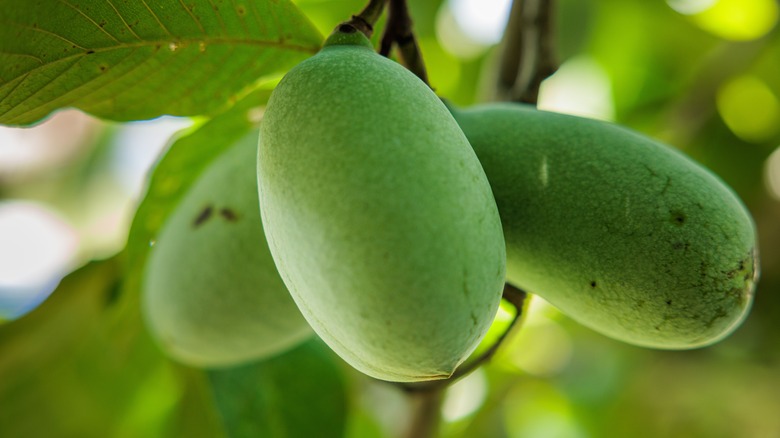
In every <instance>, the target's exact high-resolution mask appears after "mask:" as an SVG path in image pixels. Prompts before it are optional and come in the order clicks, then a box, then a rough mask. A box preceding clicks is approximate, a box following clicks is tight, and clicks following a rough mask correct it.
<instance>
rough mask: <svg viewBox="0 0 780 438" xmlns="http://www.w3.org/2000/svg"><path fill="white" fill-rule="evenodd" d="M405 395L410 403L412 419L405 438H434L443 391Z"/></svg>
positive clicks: (436, 432) (439, 417) (438, 422)
mask: <svg viewBox="0 0 780 438" xmlns="http://www.w3.org/2000/svg"><path fill="white" fill-rule="evenodd" d="M407 395H408V396H409V398H410V401H411V403H410V405H411V412H412V419H411V421H410V422H409V428H408V429H407V431H406V434H405V438H430V437H435V436H436V435H437V434H438V431H439V424H440V419H441V405H442V402H443V401H444V391H443V390H440V391H425V392H413V393H407Z"/></svg>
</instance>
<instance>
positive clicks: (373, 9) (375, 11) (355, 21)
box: [339, 0, 387, 38]
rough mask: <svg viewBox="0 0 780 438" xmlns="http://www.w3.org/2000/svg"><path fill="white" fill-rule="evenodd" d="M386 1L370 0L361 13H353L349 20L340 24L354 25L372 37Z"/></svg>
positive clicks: (368, 36)
mask: <svg viewBox="0 0 780 438" xmlns="http://www.w3.org/2000/svg"><path fill="white" fill-rule="evenodd" d="M385 3H387V0H369V2H368V4H367V5H366V7H364V8H363V10H362V11H360V13H359V14H357V15H353V16H352V18H350V19H349V21H346V22H344V23H341V24H340V25H339V26H343V25H345V24H346V25H350V26H354V27H355V28H356V29H357V30H359V31H361V32H363V34H364V35H365V36H366V37H367V38H371V35H373V33H374V25H375V24H376V22H377V20H379V17H380V16H381V15H382V11H384V9H385Z"/></svg>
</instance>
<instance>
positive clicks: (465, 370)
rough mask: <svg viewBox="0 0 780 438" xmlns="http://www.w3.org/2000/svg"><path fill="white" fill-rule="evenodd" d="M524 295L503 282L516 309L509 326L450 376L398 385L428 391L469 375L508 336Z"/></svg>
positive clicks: (417, 390)
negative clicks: (486, 347)
mask: <svg viewBox="0 0 780 438" xmlns="http://www.w3.org/2000/svg"><path fill="white" fill-rule="evenodd" d="M526 297H527V294H526V293H525V292H524V291H522V290H520V289H518V288H516V287H514V286H512V285H511V284H509V283H506V284H504V294H503V298H504V299H505V300H507V301H508V302H509V303H510V304H512V306H514V308H515V309H516V313H515V317H514V318H513V319H512V322H511V323H509V326H508V327H507V328H506V330H505V331H504V333H502V334H501V336H499V338H498V339H497V340H496V342H495V343H493V345H491V346H490V347H489V348H488V349H487V350H485V351H484V352H483V353H482V354H480V355H479V356H478V357H477V358H475V359H472V360H471V361H470V362H468V363H465V364H463V365H462V366H461V367H460V368H458V369H457V370H456V371H455V373H454V374H453V375H452V376H451V377H450V378H448V379H444V380H431V381H429V382H418V383H403V384H398V385H399V386H401V387H402V388H403V389H404V391H406V392H411V393H413V392H428V391H433V390H437V389H441V388H444V387H447V386H449V385H452V384H453V383H454V382H456V381H458V380H460V379H461V378H463V377H465V376H467V375H469V374H470V373H471V372H472V371H474V370H475V369H477V368H479V367H480V366H481V365H483V364H485V363H486V362H488V361H489V360H490V359H492V358H493V356H494V355H495V354H496V351H498V348H499V347H500V346H501V344H502V343H503V342H504V340H505V339H506V338H507V336H509V334H510V333H511V332H512V331H513V329H514V328H515V326H516V325H517V323H518V321H520V319H521V318H522V315H523V305H524V303H525V299H526Z"/></svg>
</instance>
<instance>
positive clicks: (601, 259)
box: [451, 104, 758, 349]
mask: <svg viewBox="0 0 780 438" xmlns="http://www.w3.org/2000/svg"><path fill="white" fill-rule="evenodd" d="M451 110H452V111H453V114H454V116H455V118H456V120H457V121H458V123H459V124H460V126H461V128H462V129H463V131H464V132H465V134H466V136H467V137H468V138H469V141H470V142H471V145H472V146H473V147H474V150H475V151H476V153H477V155H478V156H479V158H480V161H481V163H482V165H483V167H484V169H485V172H486V174H487V176H488V179H489V180H490V183H491V186H492V187H493V193H494V195H495V197H496V202H497V204H498V209H499V212H500V214H501V219H502V222H503V226H504V236H505V239H506V243H507V278H508V281H509V282H510V283H512V284H515V285H517V286H519V287H521V288H523V289H525V290H527V291H529V292H532V293H536V294H538V295H540V296H541V297H543V298H545V299H546V300H548V301H549V302H550V303H551V304H553V305H555V306H557V307H558V308H559V309H560V310H561V311H563V312H564V313H565V314H567V315H569V316H571V317H572V318H574V319H575V320H577V321H579V322H580V323H582V324H584V325H586V326H588V327H590V328H592V329H594V330H596V331H598V332H601V333H603V334H605V335H607V336H610V337H612V338H615V339H619V340H622V341H625V342H628V343H631V344H636V345H641V346H647V347H655V348H665V349H686V348H694V347H700V346H704V345H708V344H711V343H713V342H715V341H717V340H719V339H721V338H723V337H725V336H726V335H728V334H729V333H730V332H732V331H733V330H734V329H735V328H736V327H737V326H738V325H739V324H740V323H741V321H742V320H743V319H744V317H745V316H746V315H747V312H748V310H749V308H750V305H751V302H752V298H753V290H754V286H755V282H756V280H757V278H758V259H757V251H756V234H755V228H754V224H753V221H752V219H751V217H750V214H749V213H748V212H747V210H746V209H745V207H744V206H743V205H742V203H741V201H740V200H739V199H738V198H737V196H736V195H735V194H734V193H733V192H732V191H731V189H729V188H728V187H727V186H726V185H725V184H724V183H723V182H722V181H721V180H719V179H718V178H717V177H716V176H714V175H713V174H711V173H710V172H709V171H707V170H706V169H704V168H703V167H701V166H700V165H698V164H696V163H695V162H693V161H692V160H690V159H689V158H687V157H685V156H684V155H683V154H681V153H679V152H678V151H676V150H673V149H672V148H669V147H667V146H664V145H662V144H660V143H658V142H655V141H653V140H650V139H648V138H646V137H644V136H642V135H640V134H638V133H635V132H632V131H630V130H628V129H624V128H621V127H618V126H616V125H613V124H609V123H605V122H599V121H595V120H589V119H584V118H579V117H574V116H567V115H562V114H555V113H550V112H545V111H538V110H535V109H533V108H532V107H528V106H521V105H517V104H490V105H482V106H476V107H474V108H471V109H467V110H458V109H455V108H452V107H451Z"/></svg>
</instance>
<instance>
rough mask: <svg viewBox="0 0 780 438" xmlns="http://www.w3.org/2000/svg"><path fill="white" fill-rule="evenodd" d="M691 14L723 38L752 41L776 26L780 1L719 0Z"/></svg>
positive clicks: (704, 27)
mask: <svg viewBox="0 0 780 438" xmlns="http://www.w3.org/2000/svg"><path fill="white" fill-rule="evenodd" d="M691 18H692V19H693V21H694V22H695V23H696V24H698V25H699V27H701V28H702V29H704V30H706V31H708V32H710V33H712V34H714V35H717V36H719V37H721V38H724V39H727V40H733V41H749V40H754V39H756V38H760V37H762V36H764V35H766V34H767V33H769V31H771V30H772V28H774V27H775V25H776V24H777V18H778V5H777V1H776V0H718V1H716V2H715V3H714V4H713V5H712V6H711V7H709V8H707V9H705V10H703V11H701V12H699V13H697V14H695V15H693V16H692V17H691Z"/></svg>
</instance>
